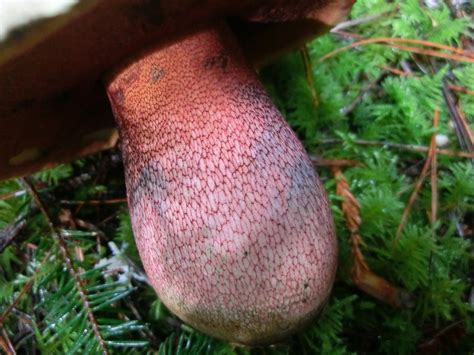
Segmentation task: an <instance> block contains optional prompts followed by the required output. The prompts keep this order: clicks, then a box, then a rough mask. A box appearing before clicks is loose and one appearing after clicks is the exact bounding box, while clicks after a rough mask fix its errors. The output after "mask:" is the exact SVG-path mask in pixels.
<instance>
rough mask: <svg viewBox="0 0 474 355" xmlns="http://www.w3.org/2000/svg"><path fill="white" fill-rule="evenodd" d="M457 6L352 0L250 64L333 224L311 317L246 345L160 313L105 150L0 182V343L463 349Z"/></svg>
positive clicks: (467, 231)
mask: <svg viewBox="0 0 474 355" xmlns="http://www.w3.org/2000/svg"><path fill="white" fill-rule="evenodd" d="M456 4H457V5H453V4H452V3H451V2H446V3H445V2H441V1H430V2H426V3H424V2H420V1H415V0H401V1H396V2H387V1H382V0H359V1H358V2H357V3H356V5H355V6H354V8H353V10H352V13H351V18H350V19H351V21H350V22H346V23H345V24H344V26H341V27H339V28H338V29H336V30H335V31H333V32H332V33H329V34H327V35H325V36H323V37H320V38H318V39H316V40H314V41H313V42H311V43H308V44H307V45H306V47H305V48H304V49H301V50H298V51H294V52H292V53H289V54H288V55H286V56H284V57H282V58H280V59H278V60H277V61H276V62H274V63H271V64H270V65H268V66H266V67H265V68H262V69H261V70H260V71H259V74H260V76H261V78H262V80H263V82H264V84H265V85H266V87H267V89H268V91H269V92H270V94H271V95H272V97H273V99H274V102H275V103H276V104H277V105H278V107H279V109H280V110H281V111H282V113H283V114H284V116H285V117H286V119H287V120H288V122H289V123H290V125H291V126H292V128H293V129H294V130H295V131H296V133H297V134H298V136H299V137H300V139H301V140H302V141H303V143H304V145H305V147H306V149H307V150H308V152H309V153H310V155H311V156H312V157H314V160H315V165H316V166H317V169H318V173H319V174H320V176H321V178H322V180H323V182H324V185H325V187H326V189H327V192H328V194H329V198H330V201H331V205H332V210H333V214H334V218H335V222H336V226H337V235H338V239H339V253H340V261H339V271H338V275H337V280H336V283H335V286H334V290H333V293H332V297H331V299H330V301H329V303H328V305H327V306H326V308H325V309H324V311H323V312H322V314H321V315H320V317H319V319H317V320H315V321H314V323H313V324H312V325H311V326H310V327H308V329H305V330H302V331H301V332H300V333H299V334H297V335H295V336H294V337H292V338H291V339H288V340H287V341H285V342H282V343H281V344H275V345H274V346H272V347H266V348H259V349H245V348H238V347H234V346H232V345H230V344H227V343H223V342H220V341H218V340H215V339H212V338H210V337H207V336H205V335H203V334H201V333H199V332H197V331H195V330H193V329H191V328H189V327H188V326H186V325H184V324H182V323H181V322H180V321H179V320H178V319H177V318H175V317H174V316H173V315H172V314H170V313H169V312H168V311H167V310H166V308H165V307H164V306H163V305H162V304H161V303H160V301H159V300H158V299H157V298H156V296H155V294H154V292H153V290H152V289H151V287H150V286H149V285H148V284H147V282H146V278H145V277H144V275H143V272H142V271H141V270H142V268H141V264H140V259H139V257H138V253H137V250H136V248H135V245H134V241H133V235H132V231H131V226H130V221H129V217H128V214H127V208H126V203H125V199H124V197H125V187H124V179H123V172H122V171H123V167H122V161H121V158H120V152H119V149H116V150H111V151H107V152H103V153H101V154H97V155H96V156H92V157H87V158H84V159H81V160H78V161H75V162H72V163H70V164H66V165H61V166H58V167H56V168H54V169H52V170H49V171H44V172H40V173H37V174H35V175H33V176H31V177H28V178H26V179H23V180H11V181H7V182H2V183H0V323H1V327H0V349H2V350H3V351H4V352H8V349H9V346H14V347H16V348H17V350H18V351H19V352H20V351H21V352H23V353H27V354H33V353H35V350H34V349H36V350H39V351H40V352H42V353H47V354H54V353H75V352H79V351H81V352H83V353H100V352H103V349H104V348H106V349H108V351H109V352H111V353H147V352H148V353H159V354H205V353H206V354H250V353H252V354H253V353H255V354H293V353H301V354H319V353H325V354H344V353H362V354H363V353H389V354H412V353H417V352H421V353H429V354H432V353H468V352H469V350H470V351H472V349H473V348H474V341H473V339H474V323H473V302H474V301H473V298H474V291H473V290H472V276H473V275H472V271H470V267H471V269H472V255H473V254H472V250H473V249H472V238H473V232H472V230H473V224H472V220H473V219H474V218H473V216H474V210H473V207H474V168H473V159H474V158H473V155H472V152H473V141H472V139H473V136H472V120H473V117H474V92H473V91H474V64H473V62H474V59H473V56H472V54H469V53H467V52H468V51H472V49H473V43H472V30H473V28H472V27H473V23H472V19H470V18H469V14H470V13H472V7H470V6H471V5H472V4H471V5H470V4H469V3H463V4H460V3H459V2H457V3H456ZM394 38H400V39H411V40H417V41H416V42H415V41H406V40H405V41H403V40H397V39H394ZM366 39H372V43H367V42H364V41H365V40H366ZM420 41H424V42H420ZM374 42H375V43H374ZM349 45H351V46H352V48H346V47H347V46H349ZM338 49H340V50H339V51H338V52H335V51H336V50H338ZM471 53H472V52H471ZM470 132H471V133H470ZM43 208H44V211H43V210H42V209H43ZM49 222H51V223H52V224H53V229H54V231H53V230H52V229H51V228H50V225H49ZM364 275H365V276H367V275H369V276H373V278H372V279H370V280H369V281H367V279H364ZM374 278H375V279H374ZM373 280H375V281H376V282H374V281H373ZM368 285H369V286H372V289H371V290H367V286H368ZM190 287H192V286H191V285H190ZM367 291H370V292H367ZM86 301H87V302H86Z"/></svg>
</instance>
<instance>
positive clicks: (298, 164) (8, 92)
mask: <svg viewBox="0 0 474 355" xmlns="http://www.w3.org/2000/svg"><path fill="white" fill-rule="evenodd" d="M350 3H351V1H350V0H349V1H346V0H320V1H311V0H308V1H307V0H300V1H294V2H291V3H289V2H286V1H281V0H273V1H272V0H268V1H240V2H237V1H220V2H218V1H207V2H202V3H201V2H199V1H192V0H185V1H180V2H178V3H176V2H172V1H162V2H160V3H159V4H158V5H157V4H156V3H153V2H148V1H145V0H135V1H125V0H117V1H114V2H109V1H82V2H81V3H80V4H79V5H78V6H76V8H74V9H73V11H72V13H71V14H69V15H63V16H59V17H58V18H55V19H53V20H49V21H46V22H44V21H43V22H40V23H38V24H36V26H40V28H41V33H40V34H36V35H35V36H32V35H31V33H30V32H28V30H24V31H23V32H22V31H19V32H18V33H17V34H16V38H13V39H11V40H9V41H7V42H6V43H4V44H3V47H4V48H3V49H2V48H0V49H2V51H1V52H0V53H2V54H1V55H0V91H1V92H0V100H1V101H0V115H1V117H2V118H1V119H2V128H3V132H4V133H2V134H1V135H2V136H3V137H0V147H1V152H2V153H1V161H0V168H1V170H0V171H1V176H0V177H3V178H6V177H11V176H14V175H17V174H25V173H27V172H30V171H32V170H34V169H38V168H41V167H44V166H47V165H48V164H50V163H57V162H59V161H64V160H67V159H70V158H72V157H73V156H77V155H81V154H85V153H89V152H92V151H96V150H99V149H102V148H104V147H106V146H107V145H108V144H107V139H108V138H110V137H111V135H110V134H109V131H107V130H104V129H105V128H107V127H110V124H109V122H108V121H107V120H106V117H109V116H108V110H107V108H106V106H105V100H104V96H103V94H101V91H100V87H101V83H102V80H103V82H104V83H105V87H106V91H107V95H108V98H109V100H110V103H111V107H112V111H113V114H114V116H115V119H116V122H117V123H118V127H119V132H120V136H121V139H122V152H123V157H124V165H125V177H126V185H127V195H128V202H129V208H130V214H131V218H132V225H133V230H134V234H135V238H136V242H137V246H138V249H139V251H140V255H141V258H142V261H143V265H144V267H145V270H146V273H147V275H148V276H149V278H150V281H151V283H152V284H153V287H154V288H155V290H156V292H157V293H158V295H159V297H160V299H161V300H162V301H163V302H164V304H165V305H166V306H167V307H168V308H169V309H170V310H172V311H173V312H174V313H175V314H176V315H177V316H179V317H180V318H181V319H183V320H184V321H186V322H188V323H189V324H191V325H192V326H194V327H196V328H197V329H200V330H202V331H204V332H206V333H208V334H211V335H214V336H216V337H219V338H222V339H226V340H229V341H232V342H236V343H241V344H264V343H270V342H272V341H275V340H277V339H280V338H282V337H284V336H287V335H289V334H291V333H293V332H295V331H296V330H297V329H299V327H301V326H302V325H304V324H306V323H307V322H308V321H309V320H310V319H311V318H312V317H313V316H314V315H315V314H316V313H317V312H318V311H319V310H320V308H321V307H322V305H323V304H324V303H325V301H326V300H327V298H328V295H329V292H330V289H331V286H332V283H333V280H334V275H335V271H336V263H337V248H336V239H335V234H334V226H333V222H332V217H331V213H330V209H329V206H328V202H327V198H326V195H325V192H324V190H323V187H322V186H321V183H320V181H319V180H318V177H317V175H316V173H315V172H314V169H313V167H312V165H311V162H310V160H309V159H308V157H307V154H306V153H305V151H304V148H303V147H302V145H301V143H300V142H299V141H298V139H297V138H296V136H295V134H294V133H293V132H292V131H291V129H290V128H289V126H288V125H287V124H286V123H285V122H284V120H283V119H282V117H281V114H280V113H279V112H278V111H277V109H276V108H275V106H274V105H273V104H272V102H271V100H270V98H269V97H268V95H267V94H266V92H265V90H264V89H263V87H262V85H261V84H260V83H259V81H258V78H257V76H256V74H255V72H254V70H253V69H252V67H251V65H250V63H254V64H255V63H258V62H261V61H262V60H264V58H266V57H268V56H271V55H272V54H274V53H276V52H278V51H279V50H281V49H282V48H283V49H285V48H286V47H289V46H291V44H294V43H295V42H298V41H300V40H302V39H306V38H307V37H308V36H310V35H314V34H316V33H319V32H320V31H321V30H322V29H324V28H327V27H328V26H330V25H332V24H334V22H335V21H337V20H338V19H339V18H341V16H343V15H344V14H345V13H346V12H347V11H348V8H349V6H350ZM230 15H232V16H234V17H235V18H234V19H233V20H231V24H232V29H231V27H229V25H228V24H227V23H226V21H225V20H224V19H223V18H224V16H230ZM241 48H243V50H242V49H241ZM249 58H250V59H249ZM101 78H102V80H100V79H101ZM104 117H105V118H104ZM22 124H23V125H24V126H23V127H21V125H22ZM32 126H33V128H31V127H32ZM19 127H21V128H19ZM39 127H43V128H44V129H50V130H51V131H48V132H46V131H44V130H43V131H41V130H39ZM58 127H59V128H58ZM98 128H100V129H101V130H98ZM22 129H23V131H22ZM58 129H63V130H66V132H59V131H58ZM91 130H92V132H91ZM94 131H98V132H99V133H96V132H94ZM6 132H8V134H7V133H6ZM38 136H40V137H38ZM63 136H65V137H63ZM100 142H102V143H100ZM63 143H64V144H63Z"/></svg>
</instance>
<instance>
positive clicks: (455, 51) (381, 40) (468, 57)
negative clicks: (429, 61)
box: [318, 32, 474, 63]
mask: <svg viewBox="0 0 474 355" xmlns="http://www.w3.org/2000/svg"><path fill="white" fill-rule="evenodd" d="M336 33H339V32H336ZM392 42H395V43H392ZM396 43H413V44H420V45H424V46H428V47H434V48H438V49H444V50H447V51H450V52H452V53H451V54H448V53H444V52H439V51H433V50H431V49H423V48H418V47H412V46H405V45H400V44H396ZM367 44H383V45H389V46H391V47H395V48H398V49H402V50H405V51H408V52H412V53H418V54H424V55H429V56H432V57H438V58H444V59H449V60H454V61H459V62H467V63H474V55H473V54H472V53H470V52H467V51H464V50H462V49H459V48H454V47H450V46H446V45H443V44H439V43H434V42H429V41H423V40H419V39H412V38H397V37H378V38H367V39H362V40H360V41H357V42H354V43H351V44H349V45H347V46H344V47H341V48H338V49H335V50H333V51H331V52H329V53H328V54H326V55H324V56H322V57H321V58H319V61H318V62H319V63H321V62H323V61H325V60H326V59H329V58H331V57H333V56H335V55H337V54H339V53H341V52H345V51H347V50H349V49H351V48H356V47H360V46H364V45H367Z"/></svg>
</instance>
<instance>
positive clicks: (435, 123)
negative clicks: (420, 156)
mask: <svg viewBox="0 0 474 355" xmlns="http://www.w3.org/2000/svg"><path fill="white" fill-rule="evenodd" d="M438 120H439V110H438V109H436V110H435V113H434V117H433V128H434V129H435V130H436V129H437V127H438ZM435 152H436V132H434V133H433V135H432V137H431V144H430V147H429V149H428V156H427V157H426V160H425V163H424V165H423V168H422V169H421V173H420V176H419V178H418V180H417V181H416V183H415V187H414V189H413V191H412V193H411V195H410V198H409V199H408V203H407V205H406V206H405V209H404V210H403V214H402V218H401V220H400V224H399V225H398V228H397V233H396V235H395V240H394V245H395V244H396V243H397V242H398V239H399V238H400V236H401V234H402V231H403V228H404V227H405V224H406V222H407V220H408V216H409V214H410V211H411V209H412V207H413V205H414V203H415V201H416V199H417V197H418V193H419V192H420V189H421V187H422V186H423V182H424V181H425V179H426V177H427V176H428V170H429V168H430V165H431V162H432V160H433V155H435Z"/></svg>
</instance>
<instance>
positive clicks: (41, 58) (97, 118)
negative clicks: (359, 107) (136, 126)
mask: <svg viewBox="0 0 474 355" xmlns="http://www.w3.org/2000/svg"><path fill="white" fill-rule="evenodd" d="M352 3H353V1H352V0H319V1H314V0H309V1H308V0H297V1H294V2H291V3H288V2H286V1H282V0H260V1H250V0H245V1H242V0H241V1H218V0H212V1H199V0H180V1H171V0H164V1H159V2H154V1H148V0H132V1H130V0H114V1H105V0H81V1H80V2H79V3H78V4H77V5H76V6H74V7H73V8H72V9H70V10H69V11H68V12H67V13H65V14H62V15H58V16H55V17H52V18H46V19H42V20H38V21H35V22H33V23H31V24H29V25H27V26H24V27H21V28H19V29H16V30H14V31H13V32H11V33H10V34H9V36H8V37H7V39H6V40H5V41H3V42H2V43H0V124H1V127H2V130H0V152H1V154H0V180H2V179H7V178H11V177H15V176H19V175H25V174H28V173H31V172H34V171H36V170H40V169H43V168H47V167H51V166H54V165H56V164H58V163H61V162H65V161H68V160H72V159H74V158H76V157H79V156H84V155H87V154H92V153H94V152H97V151H100V150H103V149H107V148H110V147H112V146H114V145H115V143H116V141H117V137H118V135H117V132H116V129H115V124H114V122H113V117H112V112H111V109H110V107H109V103H108V100H107V97H106V94H105V90H104V89H103V83H102V78H103V77H104V75H106V73H107V72H108V71H110V70H111V69H113V68H114V67H116V66H117V65H119V64H120V63H122V62H124V61H125V60H126V59H127V57H129V56H131V55H133V54H134V53H136V52H137V51H140V50H142V49H143V48H145V47H147V46H150V45H152V44H153V45H154V46H156V45H160V43H163V45H164V44H166V43H169V42H170V41H173V40H175V38H178V37H180V36H183V35H185V34H186V33H188V32H190V31H192V30H194V29H196V28H198V27H200V26H205V25H206V24H207V23H210V22H212V21H214V20H216V19H219V18H222V17H226V18H228V19H229V22H230V24H231V27H232V28H233V30H234V32H235V34H236V36H237V38H238V40H239V42H240V45H241V46H242V48H243V51H244V53H245V54H246V55H247V57H248V58H249V60H250V62H251V63H253V64H254V65H255V66H258V65H260V64H262V63H263V62H265V61H266V60H268V59H269V58H272V57H273V56H275V55H276V54H278V53H280V52H282V51H284V50H287V49H289V48H292V47H294V46H295V45H298V44H301V43H303V42H304V41H306V40H308V39H309V38H311V37H314V36H316V35H318V34H319V33H321V32H323V31H325V30H326V29H327V28H329V27H330V26H332V25H334V24H335V23H337V22H338V21H339V20H340V19H341V18H343V17H344V16H345V15H346V14H347V12H348V11H349V9H350V6H351V5H352Z"/></svg>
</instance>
